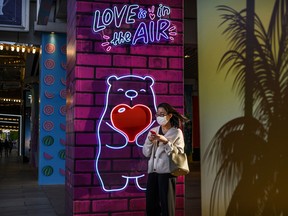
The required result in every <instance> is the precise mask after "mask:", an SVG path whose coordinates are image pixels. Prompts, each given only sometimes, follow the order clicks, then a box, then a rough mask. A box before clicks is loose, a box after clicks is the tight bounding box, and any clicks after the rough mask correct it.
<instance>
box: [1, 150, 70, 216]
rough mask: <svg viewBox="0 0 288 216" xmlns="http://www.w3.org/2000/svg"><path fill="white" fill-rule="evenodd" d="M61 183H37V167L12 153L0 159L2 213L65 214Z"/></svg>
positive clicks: (30, 215)
mask: <svg viewBox="0 0 288 216" xmlns="http://www.w3.org/2000/svg"><path fill="white" fill-rule="evenodd" d="M64 204H65V193H64V186H63V185H56V186H44V187H43V186H39V185H38V183H37V173H36V169H35V168H32V167H31V165H30V164H28V163H25V164H23V163H22V161H19V160H18V158H17V157H16V153H15V152H12V155H11V156H9V158H5V157H3V156H2V158H0V215H1V216H65V212H64V211H65V208H64V207H65V206H64Z"/></svg>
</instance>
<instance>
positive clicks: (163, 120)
mask: <svg viewBox="0 0 288 216" xmlns="http://www.w3.org/2000/svg"><path fill="white" fill-rule="evenodd" d="M156 121H157V123H158V124H159V125H166V124H167V123H168V121H169V120H167V118H166V116H163V117H162V116H157V118H156Z"/></svg>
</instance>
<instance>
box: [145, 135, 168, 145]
mask: <svg viewBox="0 0 288 216" xmlns="http://www.w3.org/2000/svg"><path fill="white" fill-rule="evenodd" d="M148 139H149V140H150V141H151V142H153V141H159V142H162V143H163V144H167V143H168V140H167V139H166V137H164V136H163V135H160V134H157V133H155V134H151V135H150V136H149V137H148Z"/></svg>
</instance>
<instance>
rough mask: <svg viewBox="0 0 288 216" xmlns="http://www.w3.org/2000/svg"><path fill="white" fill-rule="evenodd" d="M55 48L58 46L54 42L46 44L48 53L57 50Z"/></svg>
mask: <svg viewBox="0 0 288 216" xmlns="http://www.w3.org/2000/svg"><path fill="white" fill-rule="evenodd" d="M55 50H56V48H55V45H54V44H52V43H47V44H46V46H45V51H46V52H47V53H49V54H52V53H54V52H55Z"/></svg>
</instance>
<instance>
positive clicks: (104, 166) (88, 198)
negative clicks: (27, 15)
mask: <svg viewBox="0 0 288 216" xmlns="http://www.w3.org/2000/svg"><path fill="white" fill-rule="evenodd" d="M67 3H68V6H67V12H68V16H67V17H68V20H67V24H68V28H67V85H66V86H67V116H66V134H67V137H66V142H67V144H66V145H67V149H66V191H67V199H66V201H67V204H66V214H67V215H68V216H72V215H73V216H84V215H85V216H92V215H93V216H134V215H135V216H144V215H145V192H144V191H141V190H139V188H138V187H136V184H135V182H134V181H135V179H134V181H129V184H128V185H127V187H126V188H125V189H124V190H120V191H115V192H107V191H105V190H107V189H111V188H112V189H114V188H119V187H120V186H122V185H124V184H125V183H126V180H127V179H125V178H123V177H121V176H122V175H126V174H127V173H129V175H130V174H135V175H136V173H138V172H144V173H145V174H146V171H147V160H146V159H144V158H143V155H142V153H141V148H139V146H137V145H136V142H129V143H128V144H127V145H126V146H125V148H121V146H122V145H123V143H124V144H125V139H124V136H123V135H122V134H120V133H118V132H115V131H112V130H111V127H110V126H109V125H107V124H102V123H103V121H107V120H109V119H110V112H111V111H112V108H113V107H114V106H116V105H118V104H119V103H121V102H122V100H124V99H123V97H122V96H121V95H120V94H119V93H117V92H116V93H114V94H113V95H112V94H111V97H110V96H109V97H107V98H109V103H108V105H107V107H106V106H105V105H106V99H107V98H106V95H107V93H108V91H107V90H108V85H107V84H108V83H107V79H108V77H110V76H113V75H115V76H116V77H117V78H119V77H122V76H128V75H130V76H131V75H133V76H135V77H138V78H137V79H136V78H133V79H132V78H131V80H130V81H129V82H128V81H126V83H124V84H122V83H121V84H120V83H119V82H117V80H116V79H117V78H116V77H114V78H113V77H112V78H111V80H110V82H111V83H113V84H111V85H112V86H113V87H111V89H110V91H114V90H115V91H116V90H117V89H120V88H123V89H135V88H138V87H139V89H145V90H148V91H149V92H148V93H146V94H143V95H141V99H139V100H138V99H137V100H136V99H135V101H136V102H137V103H143V104H147V106H148V107H149V108H150V109H151V110H152V111H153V108H154V107H153V103H154V102H151V101H152V100H151V98H152V90H151V89H149V86H150V85H151V84H152V81H151V78H152V79H154V81H155V82H154V85H153V91H154V93H155V98H156V103H157V104H158V103H161V102H169V103H171V104H172V105H173V106H175V107H176V108H177V110H179V111H180V112H182V111H183V106H184V104H183V8H182V6H183V0H163V1H161V2H160V1H159V0H151V1H142V0H138V1H137V0H123V1H121V4H119V0H99V1H90V0H87V1H85V0H81V1H77V0H71V1H70V0H69V1H68V2H67ZM160 3H161V4H163V5H167V6H170V9H171V14H170V15H169V19H170V21H171V23H173V24H174V25H175V26H176V27H177V35H176V36H172V35H170V36H172V37H174V40H169V41H167V40H166V41H163V40H161V41H159V42H156V41H155V42H154V43H148V44H143V43H142V42H141V40H139V43H137V44H136V45H134V46H130V45H127V44H122V45H119V46H116V47H111V50H110V51H108V45H107V43H105V42H107V40H106V39H104V34H105V35H106V36H109V37H110V39H111V37H112V36H113V34H112V33H113V31H114V30H115V29H117V28H115V25H114V22H112V24H111V25H110V26H108V27H107V28H106V29H105V31H103V32H98V33H94V32H93V29H92V26H93V20H94V12H95V10H99V11H101V12H103V11H104V10H105V9H106V8H109V7H112V6H114V5H117V6H118V8H121V7H122V6H123V5H124V4H139V5H140V7H143V8H147V7H151V6H152V5H155V7H158V5H159V4H160ZM106 18H107V17H106ZM118 21H119V20H118ZM124 22H125V20H124ZM136 24H137V25H138V24H139V21H137V22H136V23H135V24H134V25H132V24H131V25H129V24H125V23H122V25H121V28H122V29H118V30H119V31H120V30H121V31H123V32H125V31H127V30H130V31H131V32H132V33H135V29H136V27H135V26H136ZM113 25H114V26H113ZM110 45H111V44H110ZM146 76H149V78H148V77H146ZM139 77H142V78H143V79H142V80H141V79H140V78H139ZM144 77H146V79H145V80H144ZM150 77H151V78H150ZM139 79H140V80H141V82H140V81H139ZM144 81H145V82H144ZM116 86H118V87H117V89H116ZM114 88H115V89H114ZM138 94H139V95H140V93H138ZM105 108H106V110H105ZM104 111H106V113H105V115H104ZM153 112H155V110H154V111H153ZM102 117H103V119H102ZM98 129H100V133H99V134H98V133H97V130H98ZM145 137H146V134H143V135H141V136H140V137H139V140H140V141H141V142H143V140H144V138H145ZM107 144H108V146H109V145H111V146H112V148H110V147H107ZM113 148H116V150H115V149H113ZM117 148H119V149H118V150H117ZM96 169H98V170H100V171H99V172H101V178H100V177H99V175H98V172H97V171H96ZM139 169H140V171H139ZM127 175H128V174H127ZM101 180H102V181H103V182H101ZM138 180H139V182H138V183H139V185H140V186H141V187H145V184H146V179H145V178H143V179H142V178H140V179H138ZM106 185H108V186H107V187H106ZM104 188H105V190H104ZM176 192H177V193H176V194H177V199H176V200H177V202H176V215H177V216H182V215H184V195H185V194H184V192H185V190H184V179H183V178H178V180H177V190H176Z"/></svg>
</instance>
